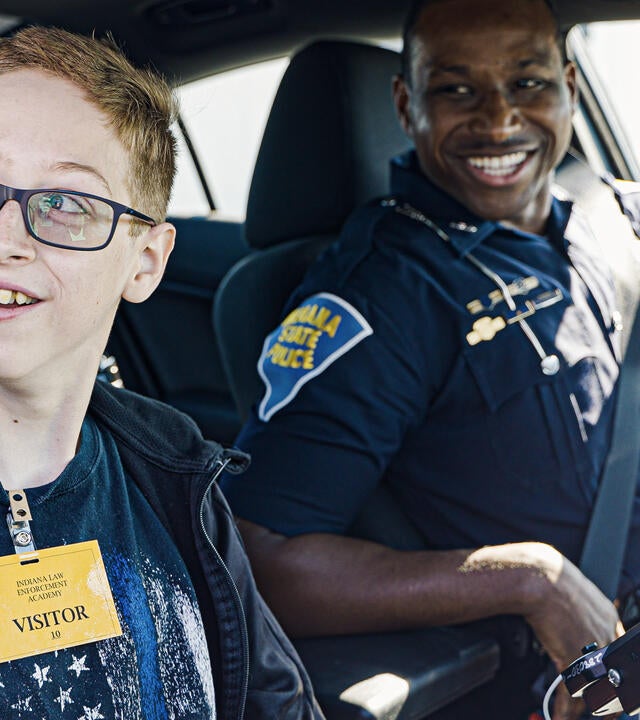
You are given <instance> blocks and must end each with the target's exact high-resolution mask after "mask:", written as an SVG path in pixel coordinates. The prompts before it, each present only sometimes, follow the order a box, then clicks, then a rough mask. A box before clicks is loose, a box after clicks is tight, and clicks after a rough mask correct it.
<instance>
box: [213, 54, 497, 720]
mask: <svg viewBox="0 0 640 720" xmlns="http://www.w3.org/2000/svg"><path fill="white" fill-rule="evenodd" d="M398 70H399V55H398V54H397V53H395V52H392V51H391V50H386V49H382V48H379V47H374V46H369V45H361V44H356V43H350V42H338V41H335V42H334V41H321V42H316V43H314V44H312V45H309V46H308V47H306V48H304V49H303V50H301V51H300V52H299V53H298V54H296V55H295V56H294V57H293V59H292V60H291V63H290V65H289V67H288V68H287V71H286V72H285V74H284V76H283V78H282V82H281V84H280V87H279V89H278V92H277V94H276V97H275V100H274V103H273V107H272V109H271V113H270V116H269V119H268V121H267V125H266V128H265V132H264V137H263V140H262V144H261V147H260V151H259V154H258V159H257V163H256V167H255V171H254V175H253V179H252V183H251V189H250V193H249V200H248V206H247V217H246V239H247V242H248V244H249V246H250V247H251V248H252V252H251V253H250V254H249V255H247V256H245V257H244V258H243V259H241V260H240V261H239V262H238V263H237V264H236V265H235V266H234V267H233V268H232V269H231V270H230V271H229V273H228V274H227V276H226V277H225V278H224V279H223V281H222V283H221V284H220V287H219V288H218V292H217V294H216V300H215V303H214V316H213V321H214V325H215V332H216V335H217V337H218V338H219V343H220V352H221V357H222V362H223V366H224V368H225V371H226V373H227V378H228V382H229V387H230V390H231V394H232V396H233V398H234V399H235V402H236V405H237V407H238V412H239V414H240V416H241V418H242V419H246V417H247V415H248V413H249V411H250V408H251V406H252V404H253V403H254V402H255V401H256V400H258V399H259V397H260V394H261V390H262V385H261V380H260V378H259V376H258V372H257V368H256V366H257V361H258V357H259V355H260V352H261V349H262V344H263V340H264V337H265V336H266V335H267V334H268V333H269V332H270V331H271V330H273V328H274V327H275V326H276V325H277V324H278V322H279V319H280V313H281V312H282V308H283V306H284V304H285V302H286V300H287V298H288V297H289V295H290V293H291V292H292V291H293V290H294V288H295V287H296V286H297V285H298V283H299V282H300V280H301V279H302V277H303V275H304V273H305V271H306V269H307V268H308V267H309V265H310V264H311V263H312V262H313V261H314V259H315V258H316V257H317V255H318V254H319V252H321V251H322V249H324V248H325V247H326V246H327V245H328V244H329V243H331V242H332V241H333V240H335V239H336V238H337V237H338V234H339V232H340V229H341V227H342V225H343V223H344V221H345V220H346V218H347V216H348V215H349V213H350V212H351V211H352V210H353V209H354V208H355V207H356V206H358V205H359V204H361V203H362V202H364V201H366V200H369V199H370V198H372V197H375V196H380V195H384V194H386V193H387V192H388V163H389V159H390V158H391V157H392V156H393V155H395V154H398V153H400V152H402V151H404V150H405V149H407V148H408V147H409V141H408V139H407V138H406V136H405V134H404V132H403V131H402V129H401V127H400V125H399V123H398V121H397V118H396V115H395V112H394V107H393V103H392V98H391V78H392V76H393V75H394V73H396V72H398ZM352 534H354V535H357V536H359V537H367V538H369V539H372V540H376V541H377V542H382V543H385V544H387V545H390V546H393V547H396V548H398V549H405V550H406V549H416V548H422V547H424V543H423V541H422V538H421V537H420V536H419V534H418V533H417V531H416V530H415V529H414V528H413V526H411V524H410V522H409V521H408V519H407V518H406V517H405V516H404V514H403V513H402V512H401V510H400V509H399V507H398V506H397V504H396V503H395V501H394V499H393V498H392V497H391V496H390V494H389V491H388V490H387V489H386V488H385V487H384V485H382V486H380V488H379V489H378V490H377V491H376V492H375V493H374V494H373V496H372V498H371V499H370V502H369V504H368V506H367V507H366V508H365V509H364V510H363V513H362V515H361V517H360V518H359V519H358V521H357V522H356V525H355V526H354V528H353V529H352ZM432 646H433V647H434V648H435V647H437V653H434V654H433V655H430V652H429V648H430V647H432ZM297 647H298V650H299V651H300V654H301V655H302V657H303V660H304V661H305V664H306V665H307V668H308V669H309V672H310V675H311V678H312V681H313V683H314V686H315V689H316V693H317V695H318V699H319V701H320V703H321V705H322V707H323V709H324V710H325V712H326V714H327V717H328V718H329V720H338V718H345V719H347V718H356V717H357V718H364V717H368V718H378V717H380V718H382V717H385V718H386V717H394V718H395V717H396V716H397V717H398V718H403V717H412V718H416V719H417V718H421V717H424V716H426V714H429V713H430V712H432V711H433V710H436V709H437V708H439V707H442V706H443V705H445V704H447V703H448V702H449V701H451V700H452V699H454V698H455V697H457V696H459V695H461V694H463V693H464V692H466V691H467V690H469V689H471V688H472V687H474V686H476V685H478V684H481V683H483V682H485V681H486V680H487V679H488V678H490V677H491V676H492V675H493V673H494V672H495V669H496V667H497V664H498V651H497V647H496V645H495V643H494V642H493V641H491V640H489V639H487V638H484V637H478V636H476V635H473V634H469V633H466V634H462V631H460V630H459V629H456V630H453V629H442V628H431V629H428V630H424V631H417V632H409V633H389V634H386V635H385V636H361V637H349V638H317V639H313V640H306V641H303V642H299V643H297ZM383 675H384V676H385V677H387V676H388V677H387V680H389V678H393V677H395V678H396V679H397V678H399V677H402V678H404V681H402V682H395V681H393V680H391V681H389V683H388V685H387V686H386V687H381V685H380V683H382V684H383V685H384V682H385V681H384V679H380V678H381V677H382V676H383ZM371 678H378V679H377V680H375V681H374V682H372V683H370V682H369V680H371ZM362 683H364V685H363V684H362ZM367 683H368V684H367ZM345 688H346V689H351V694H349V693H347V695H345V692H346V690H345ZM353 688H356V690H353ZM381 690H382V691H383V692H382V694H383V695H384V697H385V698H386V699H385V701H384V702H383V703H382V704H381V705H380V704H379V703H378V705H379V706H377V709H372V708H373V705H372V702H373V700H372V698H376V697H377V698H378V700H379V698H380V694H381ZM374 704H375V703H374ZM397 713H399V714H397ZM396 714H397V715H396Z"/></svg>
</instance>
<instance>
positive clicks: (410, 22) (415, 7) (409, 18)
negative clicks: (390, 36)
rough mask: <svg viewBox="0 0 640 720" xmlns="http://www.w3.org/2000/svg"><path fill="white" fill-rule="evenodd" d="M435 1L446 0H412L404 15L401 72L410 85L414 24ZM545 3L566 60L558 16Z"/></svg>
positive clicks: (547, 1) (549, 0) (550, 3)
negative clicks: (549, 11)
mask: <svg viewBox="0 0 640 720" xmlns="http://www.w3.org/2000/svg"><path fill="white" fill-rule="evenodd" d="M437 2H446V0H412V3H411V5H410V6H409V10H408V12H407V14H406V16H405V20H404V25H403V28H402V54H401V72H402V76H403V77H404V79H405V82H406V83H407V84H408V85H409V86H410V85H411V43H412V41H413V35H414V32H415V29H416V25H417V24H418V21H419V19H420V16H421V15H422V13H423V11H424V10H425V9H426V8H427V7H428V6H429V5H434V4H435V3H437ZM543 2H544V3H545V5H546V6H547V7H548V8H549V10H551V14H552V16H553V19H554V21H555V24H556V42H557V44H558V48H559V50H560V55H561V56H562V60H563V62H566V50H565V41H564V37H563V35H562V33H561V32H560V26H559V23H558V16H557V13H556V9H555V6H554V4H553V0H543Z"/></svg>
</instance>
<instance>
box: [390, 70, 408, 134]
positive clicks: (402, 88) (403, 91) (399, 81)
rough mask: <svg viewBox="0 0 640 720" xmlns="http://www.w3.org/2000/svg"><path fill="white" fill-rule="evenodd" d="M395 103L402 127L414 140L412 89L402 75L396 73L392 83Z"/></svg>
mask: <svg viewBox="0 0 640 720" xmlns="http://www.w3.org/2000/svg"><path fill="white" fill-rule="evenodd" d="M392 93H393V104H394V105H395V107H396V114H397V115H398V120H400V125H402V129H403V130H404V131H405V133H407V135H408V136H409V137H410V138H411V139H412V140H413V123H412V121H411V112H410V105H411V90H410V89H409V86H408V84H407V81H406V80H405V79H404V77H403V76H402V75H394V77H393V84H392Z"/></svg>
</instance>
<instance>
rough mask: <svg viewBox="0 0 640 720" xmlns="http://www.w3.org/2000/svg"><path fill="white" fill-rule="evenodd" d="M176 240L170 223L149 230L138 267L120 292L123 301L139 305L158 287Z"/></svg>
mask: <svg viewBox="0 0 640 720" xmlns="http://www.w3.org/2000/svg"><path fill="white" fill-rule="evenodd" d="M175 238H176V229H175V228H174V227H173V225H171V223H167V222H164V223H160V225H155V226H154V227H152V228H149V230H147V232H146V233H145V235H144V237H143V238H142V240H138V242H141V244H142V246H141V249H140V255H139V262H138V267H137V268H136V270H135V272H134V273H133V274H132V275H131V277H130V278H129V280H128V281H127V284H126V285H125V288H124V290H123V292H122V297H123V299H124V300H128V301H129V302H133V303H140V302H143V301H144V300H146V299H147V298H148V297H149V295H151V293H152V292H153V291H154V290H155V289H156V288H157V287H158V284H159V282H160V280H162V276H163V275H164V270H165V267H166V266H167V260H168V259H169V255H171V251H172V250H173V245H174V243H175Z"/></svg>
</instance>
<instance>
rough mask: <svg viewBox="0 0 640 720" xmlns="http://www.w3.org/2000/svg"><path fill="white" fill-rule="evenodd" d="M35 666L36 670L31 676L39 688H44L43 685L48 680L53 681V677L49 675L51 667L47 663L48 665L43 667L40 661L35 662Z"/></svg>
mask: <svg viewBox="0 0 640 720" xmlns="http://www.w3.org/2000/svg"><path fill="white" fill-rule="evenodd" d="M33 667H34V668H35V670H34V673H33V675H32V676H31V677H32V678H33V679H34V680H35V681H36V682H37V683H38V688H39V689H40V690H42V686H43V685H44V684H45V683H46V682H52V680H51V678H50V677H49V670H50V669H51V668H50V666H49V665H47V667H44V668H41V667H40V665H38V663H34V665H33Z"/></svg>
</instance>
